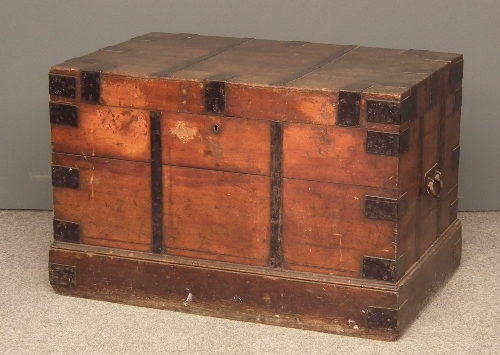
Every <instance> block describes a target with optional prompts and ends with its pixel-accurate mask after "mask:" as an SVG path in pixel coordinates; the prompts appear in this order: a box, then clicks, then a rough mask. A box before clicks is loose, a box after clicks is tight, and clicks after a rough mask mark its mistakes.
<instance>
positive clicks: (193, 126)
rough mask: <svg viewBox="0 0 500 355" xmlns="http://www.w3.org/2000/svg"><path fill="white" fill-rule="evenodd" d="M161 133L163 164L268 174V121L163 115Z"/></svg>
mask: <svg viewBox="0 0 500 355" xmlns="http://www.w3.org/2000/svg"><path fill="white" fill-rule="evenodd" d="M162 134H163V135H162V140H163V145H162V147H163V162H164V164H169V165H175V166H189V167H195V168H203V169H213V170H222V171H232V172H241V173H247V174H255V175H269V159H270V155H271V153H270V136H269V134H270V128H269V122H265V121H257V120H250V119H236V118H227V117H221V116H208V115H189V114H165V115H163V128H162Z"/></svg>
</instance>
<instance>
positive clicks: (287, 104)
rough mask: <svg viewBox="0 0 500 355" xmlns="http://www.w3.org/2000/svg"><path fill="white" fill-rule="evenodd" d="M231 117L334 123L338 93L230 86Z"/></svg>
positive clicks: (228, 111)
mask: <svg viewBox="0 0 500 355" xmlns="http://www.w3.org/2000/svg"><path fill="white" fill-rule="evenodd" d="M226 90H227V92H226V100H227V103H226V107H227V108H226V110H227V114H228V115H229V116H236V117H246V118H258V119H265V120H274V121H288V122H301V123H316V124H326V125H333V124H334V123H335V112H336V111H335V107H336V103H337V94H336V93H334V92H328V91H319V90H318V91H312V90H290V89H287V88H273V87H255V86H244V85H233V84H228V85H226Z"/></svg>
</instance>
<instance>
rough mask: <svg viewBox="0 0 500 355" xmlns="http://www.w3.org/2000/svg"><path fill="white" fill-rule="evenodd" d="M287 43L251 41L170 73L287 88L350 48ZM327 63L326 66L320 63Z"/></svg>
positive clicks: (174, 75) (196, 78)
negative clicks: (288, 84)
mask: <svg viewBox="0 0 500 355" xmlns="http://www.w3.org/2000/svg"><path fill="white" fill-rule="evenodd" d="M287 44H288V42H282V41H269V40H258V39H254V40H252V41H249V42H245V43H243V44H241V45H239V46H238V47H235V48H232V49H230V50H228V51H226V52H224V53H221V54H219V55H217V56H213V57H211V58H209V59H207V60H205V61H203V62H198V63H196V64H194V65H192V66H189V67H187V68H186V69H185V70H180V71H177V72H175V73H172V77H174V78H182V79H188V80H205V79H209V78H210V77H212V76H214V75H217V74H225V75H227V76H228V77H229V79H228V82H230V83H235V84H237V83H240V84H258V85H278V86H279V85H286V83H287V82H289V81H292V80H294V79H297V78H298V77H301V76H303V75H305V74H307V73H308V72H309V71H312V70H314V69H317V68H318V67H320V66H322V65H324V64H327V63H328V62H331V61H333V60H335V59H336V58H338V57H340V56H342V54H344V53H345V52H346V51H349V50H350V49H352V48H353V46H342V45H330V44H314V43H304V44H303V45H300V46H290V45H287ZM325 60H326V63H323V62H324V61H325Z"/></svg>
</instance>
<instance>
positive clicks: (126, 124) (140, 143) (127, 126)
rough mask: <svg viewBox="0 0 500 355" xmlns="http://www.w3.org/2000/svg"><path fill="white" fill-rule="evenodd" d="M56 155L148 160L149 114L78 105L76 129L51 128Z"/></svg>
mask: <svg viewBox="0 0 500 355" xmlns="http://www.w3.org/2000/svg"><path fill="white" fill-rule="evenodd" d="M51 134H52V150H53V151H54V152H58V153H69V154H79V155H87V156H100V157H105V158H114V159H125V160H135V161H142V162H149V161H150V142H149V140H150V138H149V134H150V133H149V112H148V111H144V110H136V109H129V108H120V107H106V106H98V105H88V104H83V103H80V104H79V105H78V124H77V127H72V126H66V125H55V124H53V125H51Z"/></svg>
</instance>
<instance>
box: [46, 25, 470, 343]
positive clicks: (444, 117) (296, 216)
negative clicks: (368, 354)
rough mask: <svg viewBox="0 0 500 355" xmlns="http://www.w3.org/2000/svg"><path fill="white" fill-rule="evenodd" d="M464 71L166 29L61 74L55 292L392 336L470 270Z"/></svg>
mask: <svg viewBox="0 0 500 355" xmlns="http://www.w3.org/2000/svg"><path fill="white" fill-rule="evenodd" d="M462 70H463V58H462V56H461V55H457V54H449V53H436V52H429V51H424V50H396V49H381V48H368V47H357V46H346V45H329V44H314V43H308V42H298V41H288V42H282V41H268V40H256V39H249V38H226V37H209V36H198V35H191V34H168V33H156V32H155V33H149V34H146V35H144V36H139V37H136V38H133V39H131V40H129V41H127V42H124V43H120V44H118V45H114V46H111V47H106V48H103V49H101V50H99V51H97V52H94V53H91V54H88V55H85V56H83V57H79V58H74V59H71V60H68V61H66V62H63V63H61V64H59V65H56V66H54V67H52V68H51V70H50V74H49V90H50V122H51V131H52V149H53V155H52V164H53V165H52V179H53V186H54V242H53V244H52V245H51V247H50V264H49V274H50V282H51V284H52V286H53V287H54V289H55V291H56V292H58V293H61V294H65V295H73V296H81V297H88V298H94V299H102V300H109V301H116V302H122V303H127V304H134V305H141V306H148V307H156V308H165V309H170V310H180V311H185V312H192V313H197V314H206V315H213V316H218V317H225V318H232V319H239V320H246V321H253V322H262V323H268V324H275V325H282V326H290V327H297V328H304V329H312V330H319V331H325V332H332V333H341V334H349V335H354V336H362V337H369V338H376V339H386V340H394V339H397V337H398V336H400V335H401V333H402V331H403V330H404V329H405V328H406V327H407V326H408V325H409V324H410V323H411V321H412V320H413V319H414V318H415V317H416V316H417V315H418V312H419V311H420V310H421V309H422V307H423V305H424V304H425V303H426V302H427V300H428V299H429V297H430V296H431V295H432V293H434V291H435V290H437V289H438V288H439V286H441V285H442V284H443V283H444V282H445V281H446V280H447V278H448V277H449V276H450V275H451V274H452V273H453V271H454V270H455V269H456V268H457V266H458V264H459V262H460V254H461V226H460V222H459V221H458V220H457V218H456V217H457V183H458V162H459V149H460V147H459V124H460V107H461V97H462V89H461V82H462Z"/></svg>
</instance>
